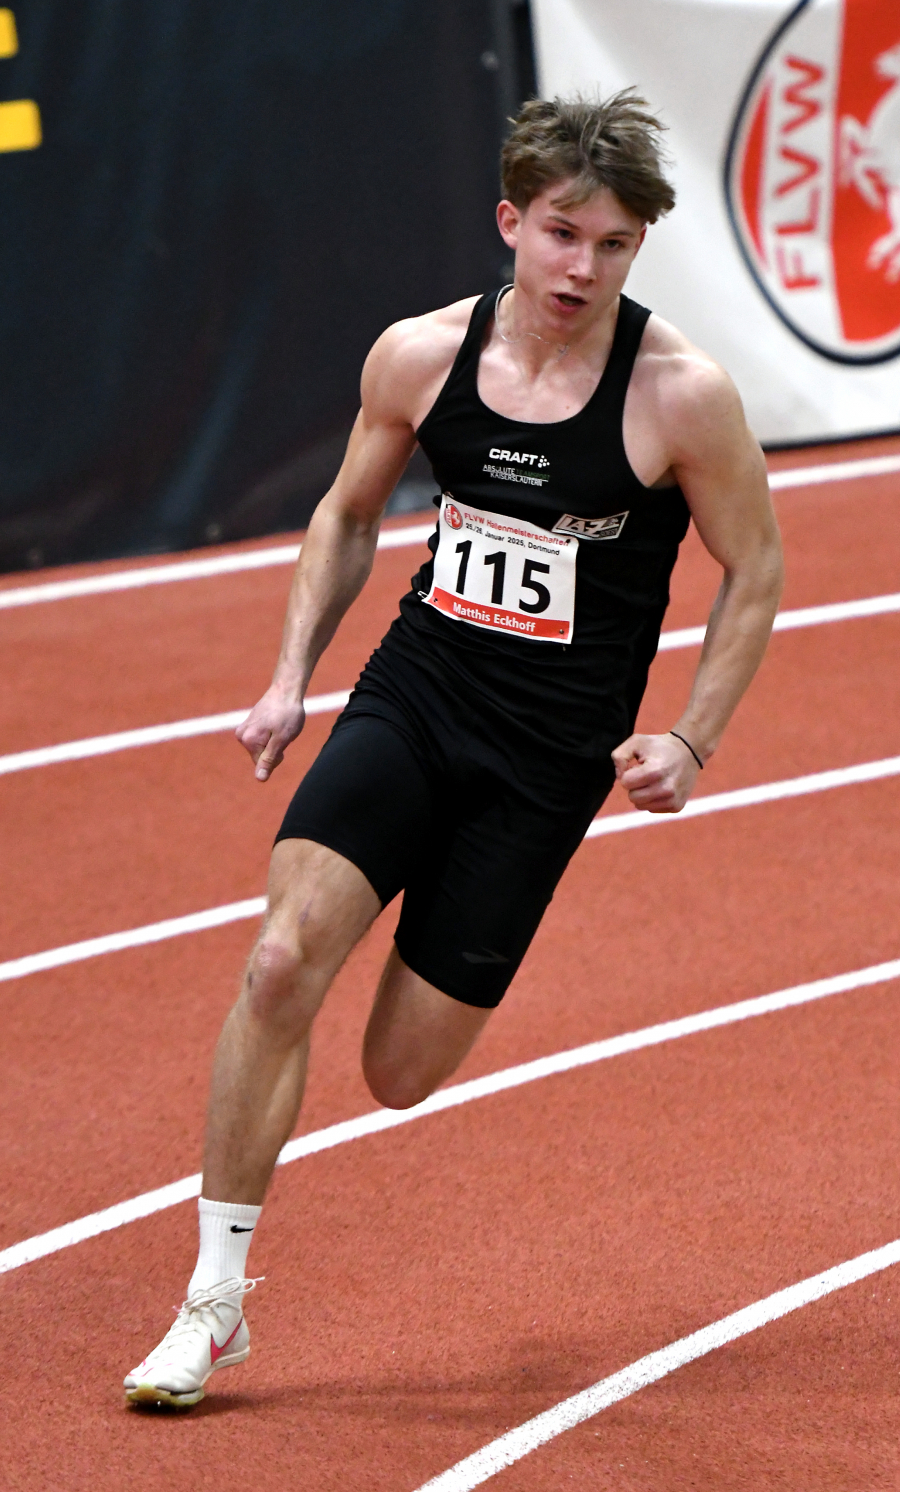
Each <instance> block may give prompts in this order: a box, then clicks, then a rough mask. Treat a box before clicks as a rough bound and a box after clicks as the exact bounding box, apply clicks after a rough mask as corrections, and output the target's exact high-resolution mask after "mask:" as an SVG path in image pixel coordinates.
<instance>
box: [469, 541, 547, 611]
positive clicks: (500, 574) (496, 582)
mask: <svg viewBox="0 0 900 1492" xmlns="http://www.w3.org/2000/svg"><path fill="white" fill-rule="evenodd" d="M456 552H457V554H458V555H459V556H460V561H459V570H458V572H457V575H456V586H455V590H456V594H457V595H458V596H464V595H465V594H466V575H467V573H468V569H469V556H470V555H471V553H472V540H471V539H463V541H462V543H461V544H457V546H456ZM481 562H482V564H484V565H489V566H490V567H491V569H492V570H493V579H492V581H491V604H492V605H494V606H502V605H503V591H504V587H505V584H506V550H505V549H498V550H496V551H495V553H494V554H485V555H482V559H481ZM541 574H543V575H549V574H550V566H549V565H545V564H542V562H541V561H540V560H533V559H527V560H525V561H524V564H523V566H522V589H523V590H531V591H534V596H535V599H534V600H533V601H526V600H525V598H524V596H520V597H519V610H520V611H530V612H534V613H535V614H537V613H538V612H540V611H546V610H547V609H548V607H549V605H550V592H549V591H548V589H547V587H546V586H545V585H542V583H541V582H540V581H539V580H535V578H534V577H535V575H541Z"/></svg>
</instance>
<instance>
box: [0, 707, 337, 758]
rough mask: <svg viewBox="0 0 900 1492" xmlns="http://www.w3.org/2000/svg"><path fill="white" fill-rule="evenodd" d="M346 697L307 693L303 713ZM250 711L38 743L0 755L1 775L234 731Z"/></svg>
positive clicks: (324, 712)
mask: <svg viewBox="0 0 900 1492" xmlns="http://www.w3.org/2000/svg"><path fill="white" fill-rule="evenodd" d="M349 698H350V690H349V689H338V690H336V691H335V692H334V693H333V694H313V695H310V696H309V698H308V699H307V700H306V713H307V715H328V714H330V713H331V712H332V711H333V710H342V709H343V708H344V705H345V704H346V703H347V700H348V699H349ZM249 713H250V711H249V706H248V707H247V709H244V710H228V711H227V712H226V713H225V714H224V715H198V716H196V717H195V718H194V719H192V720H174V721H172V722H171V723H169V724H167V725H145V726H141V727H140V729H138V730H120V731H115V732H114V733H113V734H112V735H108V736H86V737H85V738H84V739H83V740H80V741H62V742H61V743H60V744H59V745H58V746H38V747H36V748H35V749H34V750H33V751H14V752H11V753H10V754H9V755H8V756H0V777H2V776H4V775H5V774H6V773H7V772H25V771H28V769H29V768H31V767H52V766H56V765H58V763H60V762H76V761H82V760H83V759H84V758H85V757H91V756H108V755H109V754H110V753H111V752H114V751H128V750H130V749H131V748H132V747H134V746H157V745H159V744H160V743H162V742H164V741H183V740H187V739H188V738H189V737H191V736H210V735H216V734H217V733H218V732H220V731H226V730H235V729H236V728H237V726H239V725H240V723H241V721H242V720H246V718H247V716H248V714H249Z"/></svg>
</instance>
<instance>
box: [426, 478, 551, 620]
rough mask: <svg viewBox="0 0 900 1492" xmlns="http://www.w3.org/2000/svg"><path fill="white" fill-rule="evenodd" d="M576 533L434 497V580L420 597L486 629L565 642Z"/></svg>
mask: <svg viewBox="0 0 900 1492" xmlns="http://www.w3.org/2000/svg"><path fill="white" fill-rule="evenodd" d="M577 556H578V540H577V539H576V538H574V537H571V536H569V535H563V534H554V533H548V531H547V530H546V529H543V528H536V527H535V526H534V525H533V524H531V523H526V522H524V521H523V520H522V519H519V518H507V517H505V516H504V515H503V514H502V513H485V512H482V511H481V510H480V509H479V508H470V507H469V506H468V505H467V504H466V503H463V502H457V501H456V500H455V499H454V497H453V495H452V493H449V492H445V493H443V494H442V497H441V516H440V518H439V520H438V547H437V553H436V555H435V557H434V579H433V581H432V584H431V590H430V591H429V592H428V595H427V596H425V597H424V600H425V602H426V604H427V605H429V606H434V607H436V608H437V610H438V611H440V612H442V613H443V614H444V616H448V617H452V618H453V620H454V621H457V622H468V623H469V624H470V625H471V626H473V627H485V628H487V630H488V631H489V632H504V633H506V634H507V636H509V635H510V634H514V635H515V636H517V637H532V638H535V639H540V640H541V641H542V642H571V641H572V631H573V627H574V619H575V561H576V559H577Z"/></svg>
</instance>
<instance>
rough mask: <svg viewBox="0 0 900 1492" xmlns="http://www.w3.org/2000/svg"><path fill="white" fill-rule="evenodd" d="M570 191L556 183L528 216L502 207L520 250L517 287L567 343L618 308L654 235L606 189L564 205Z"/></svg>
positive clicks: (501, 221) (500, 216) (503, 227)
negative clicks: (637, 258)
mask: <svg viewBox="0 0 900 1492" xmlns="http://www.w3.org/2000/svg"><path fill="white" fill-rule="evenodd" d="M570 186H571V183H570V182H565V181H563V182H554V183H553V185H552V186H550V187H548V188H547V190H546V191H544V192H542V193H541V195H540V196H539V197H535V198H534V200H533V201H532V202H530V203H529V204H528V207H527V208H526V209H525V211H524V212H522V211H520V210H519V208H517V207H515V206H514V205H513V204H512V202H506V201H504V202H501V203H500V206H499V207H498V209H497V222H498V225H499V228H500V232H501V234H502V236H503V241H504V243H506V244H508V246H509V247H510V248H511V249H514V250H515V253H516V286H517V287H519V288H521V289H522V290H523V291H524V292H525V296H526V298H527V300H528V302H529V305H530V306H531V308H532V310H533V312H534V313H535V314H536V315H537V316H538V317H539V318H540V319H541V320H542V321H544V322H545V324H546V325H547V326H548V327H550V328H552V329H553V330H556V331H559V333H560V335H561V336H562V337H563V338H564V339H568V338H569V337H571V336H572V335H574V334H576V333H577V332H578V331H580V330H587V329H588V327H589V326H590V325H592V324H593V323H594V322H595V321H596V320H597V319H598V318H599V317H600V316H602V314H603V312H604V311H606V310H607V309H608V307H609V306H610V305H612V303H613V302H614V301H615V299H616V297H617V296H618V294H619V292H620V290H621V289H622V286H623V285H624V284H625V279H626V276H627V274H628V271H629V270H630V268H631V266H632V264H633V263H634V257H635V255H636V253H637V251H638V249H639V248H640V246H641V244H642V243H643V241H644V234H645V233H646V231H647V225H646V223H643V222H642V221H641V219H640V218H638V217H635V215H634V213H633V212H629V210H628V208H627V207H623V206H622V204H621V202H620V201H619V199H618V198H617V197H615V196H613V194H612V192H610V191H608V190H607V189H606V188H605V187H604V188H601V189H600V190H599V191H597V192H595V193H594V195H593V196H592V197H589V198H588V200H587V202H585V203H584V204H583V205H582V206H581V207H564V206H563V205H562V203H563V202H564V201H565V197H566V194H567V189H568V188H569V187H570Z"/></svg>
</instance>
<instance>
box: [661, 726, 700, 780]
mask: <svg viewBox="0 0 900 1492" xmlns="http://www.w3.org/2000/svg"><path fill="white" fill-rule="evenodd" d="M669 735H670V736H674V737H675V739H676V741H680V742H681V744H682V746H686V747H687V749H688V751H689V752H690V753H691V756H692V757H693V758H694V761H695V762H696V763H697V766H698V767H699V768H700V771H701V772H702V771H703V763H702V761H701V760H700V758H699V756H698V755H697V753H696V751H695V750H694V748H693V746H692V745H691V743H690V741H686V740H685V739H684V736H680V735H679V734H678V732H677V730H670V731H669Z"/></svg>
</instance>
